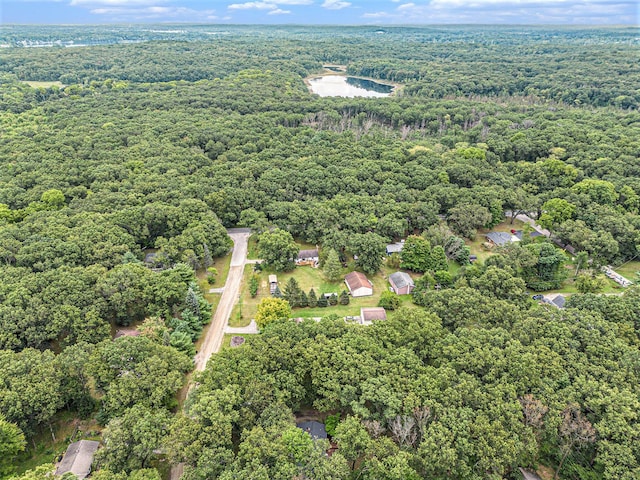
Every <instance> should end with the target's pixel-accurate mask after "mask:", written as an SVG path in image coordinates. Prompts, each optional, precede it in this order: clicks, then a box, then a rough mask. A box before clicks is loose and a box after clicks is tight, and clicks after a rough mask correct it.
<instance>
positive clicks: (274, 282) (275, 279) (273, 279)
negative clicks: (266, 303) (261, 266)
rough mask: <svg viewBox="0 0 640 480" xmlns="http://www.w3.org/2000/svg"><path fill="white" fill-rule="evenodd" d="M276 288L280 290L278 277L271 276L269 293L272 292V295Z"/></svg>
mask: <svg viewBox="0 0 640 480" xmlns="http://www.w3.org/2000/svg"><path fill="white" fill-rule="evenodd" d="M276 288H278V277H276V276H275V275H269V292H271V295H273V294H274V293H275V292H276Z"/></svg>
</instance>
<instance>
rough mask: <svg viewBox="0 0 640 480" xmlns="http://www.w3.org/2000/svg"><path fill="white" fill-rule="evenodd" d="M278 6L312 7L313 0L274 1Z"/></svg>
mask: <svg viewBox="0 0 640 480" xmlns="http://www.w3.org/2000/svg"><path fill="white" fill-rule="evenodd" d="M273 3H277V4H278V5H311V4H312V3H313V0H274V2H273Z"/></svg>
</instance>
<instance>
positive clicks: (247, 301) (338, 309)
mask: <svg viewBox="0 0 640 480" xmlns="http://www.w3.org/2000/svg"><path fill="white" fill-rule="evenodd" d="M350 271H351V270H350V269H349V268H345V269H343V272H342V276H343V277H344V275H345V274H347V273H349V272H350ZM394 271H395V270H393V269H391V268H388V267H386V266H385V265H383V267H382V268H381V271H380V272H378V273H377V274H376V275H368V276H367V277H368V278H369V280H371V281H372V282H373V295H372V296H370V297H359V298H350V302H349V305H339V304H338V305H336V306H333V307H331V306H329V307H326V308H322V307H316V308H309V307H307V308H295V309H294V310H293V313H292V315H293V317H303V318H310V317H324V316H327V315H331V314H336V315H339V316H341V317H344V316H356V315H360V308H362V307H376V306H378V300H379V298H380V294H381V293H382V292H383V291H385V290H386V289H388V288H389V283H388V281H387V276H388V275H389V274H390V273H393V272H394ZM252 273H253V265H246V266H245V272H244V277H243V280H242V286H241V289H240V299H239V301H238V304H237V305H236V306H235V307H234V309H233V312H232V313H231V319H230V320H229V326H231V327H244V326H246V325H248V324H249V322H250V321H251V318H253V317H254V316H255V314H256V312H257V308H258V304H259V303H260V301H261V300H262V299H263V298H267V297H270V296H271V294H270V293H269V282H268V278H269V275H270V274H273V273H274V272H272V271H267V270H265V271H263V272H258V275H259V279H260V280H259V282H260V286H259V289H258V295H256V297H255V298H251V295H250V294H249V287H248V283H249V278H250V276H251V274H252ZM276 275H277V277H278V285H279V287H280V290H281V291H284V288H285V285H286V284H287V282H288V281H289V279H290V278H291V277H294V278H295V279H296V280H297V281H298V284H299V285H300V288H301V289H302V290H303V291H304V292H305V293H307V294H308V293H309V290H311V288H313V289H314V291H315V292H316V295H317V296H319V295H320V294H321V293H335V294H336V295H337V296H340V293H342V291H343V290H347V286H346V285H345V283H344V281H343V279H341V280H339V281H337V282H329V281H327V280H326V279H325V278H324V277H323V275H322V270H321V269H319V268H313V267H309V266H304V267H297V268H296V269H295V270H293V271H291V272H281V273H277V274H276ZM411 276H412V277H414V278H418V277H419V276H420V275H416V274H413V273H411ZM400 300H401V302H402V305H403V306H404V305H406V306H411V305H413V304H412V303H411V296H410V295H401V296H400Z"/></svg>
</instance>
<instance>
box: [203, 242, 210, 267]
mask: <svg viewBox="0 0 640 480" xmlns="http://www.w3.org/2000/svg"><path fill="white" fill-rule="evenodd" d="M202 251H203V253H202V266H203V267H204V268H209V267H210V266H211V265H213V258H211V252H210V251H209V247H208V246H207V244H206V243H203V244H202Z"/></svg>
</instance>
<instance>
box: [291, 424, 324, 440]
mask: <svg viewBox="0 0 640 480" xmlns="http://www.w3.org/2000/svg"><path fill="white" fill-rule="evenodd" d="M296 427H298V428H299V429H301V430H304V431H305V432H307V433H308V434H309V435H310V436H311V438H312V439H314V440H319V439H323V438H327V429H326V428H325V426H324V423H320V422H316V421H310V422H298V423H296Z"/></svg>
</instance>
